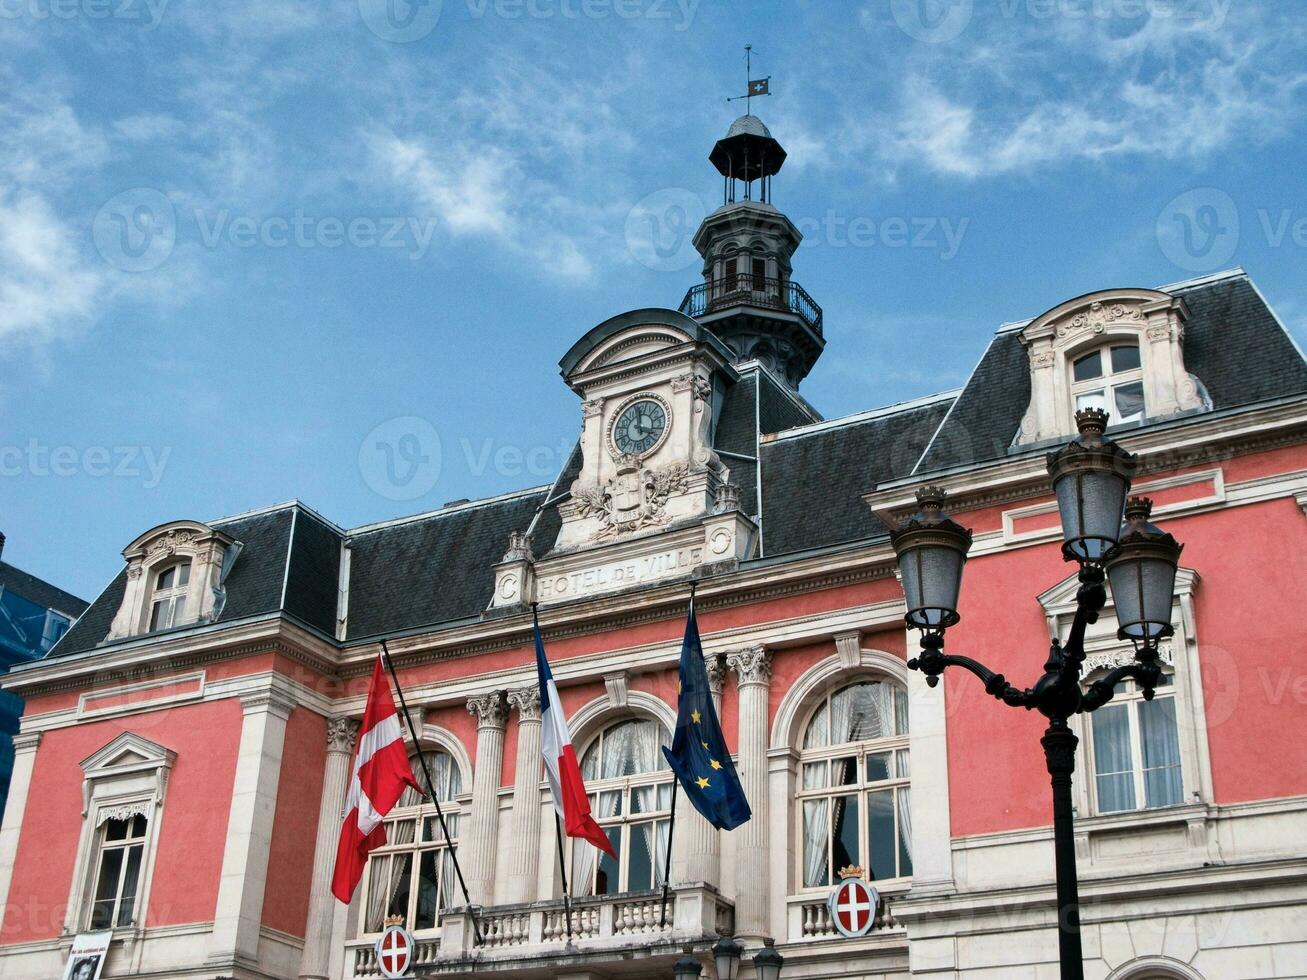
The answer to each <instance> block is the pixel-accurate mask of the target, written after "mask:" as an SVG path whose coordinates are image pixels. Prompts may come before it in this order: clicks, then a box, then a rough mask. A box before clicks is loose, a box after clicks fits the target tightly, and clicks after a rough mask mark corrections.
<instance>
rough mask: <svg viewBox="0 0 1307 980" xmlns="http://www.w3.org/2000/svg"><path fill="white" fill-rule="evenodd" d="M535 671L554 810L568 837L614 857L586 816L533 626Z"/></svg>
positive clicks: (572, 752) (577, 770) (559, 706)
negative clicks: (538, 684) (586, 842)
mask: <svg viewBox="0 0 1307 980" xmlns="http://www.w3.org/2000/svg"><path fill="white" fill-rule="evenodd" d="M535 638H536V670H537V672H538V673H539V675H540V746H541V752H542V753H543V755H544V759H545V774H546V776H547V777H548V778H549V789H550V790H551V791H552V792H553V796H554V809H555V810H557V811H558V816H559V818H560V819H561V820H562V822H563V829H564V830H565V831H566V832H567V836H568V837H579V838H580V839H581V840H585V841H589V842H590V843H591V844H593V845H594V846H595V847H597V848H599V850H601V851H604V852H605V853H607V854H609V855H611V856H612V857H614V858H616V857H617V854H616V853H614V851H613V845H612V844H610V843H609V842H608V835H607V834H605V833H604V832H603V828H601V827H600V826H599V824H598V823H596V822H595V818H594V817H593V816H591V814H590V797H589V796H588V795H587V794H586V791H585V783H584V782H583V781H582V779H581V767H580V766H579V765H578V764H577V761H576V749H575V748H573V747H572V733H571V732H569V731H568V730H567V719H566V718H565V717H563V702H562V701H561V700H560V699H559V697H558V688H557V687H556V686H555V685H554V672H553V671H551V670H550V669H549V661H548V660H546V659H545V645H544V642H543V641H542V640H541V639H540V624H539V623H536V624H535Z"/></svg>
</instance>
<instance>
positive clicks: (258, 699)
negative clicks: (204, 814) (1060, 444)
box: [208, 688, 295, 969]
mask: <svg viewBox="0 0 1307 980" xmlns="http://www.w3.org/2000/svg"><path fill="white" fill-rule="evenodd" d="M241 707H242V708H243V709H244V712H245V719H244V722H243V723H242V725H241V740H240V747H239V749H238V750H237V755H236V776H235V779H234V780H233V783H232V795H231V809H230V812H229V814H228V817H227V843H226V846H225V847H224V849H223V853H222V877H221V878H220V879H219V883H218V905H217V909H216V910H215V912H214V916H213V932H212V933H210V935H209V956H208V959H209V962H210V963H211V964H213V965H217V966H222V967H225V968H228V969H230V968H231V967H234V966H237V965H240V966H245V967H249V968H251V969H254V968H256V967H257V966H258V964H259V959H258V956H259V926H260V922H261V920H262V918H263V891H264V887H265V886H266V884H267V877H268V850H269V847H270V845H271V843H272V822H273V819H274V817H275V815H276V810H277V783H278V781H279V779H280V777H281V754H282V749H283V747H284V746H285V741H286V721H287V719H289V718H290V713H291V711H292V710H293V709H294V707H295V703H294V701H292V700H291V699H290V697H289V696H287V695H285V694H283V693H281V692H280V691H278V690H276V689H274V688H268V689H265V690H262V691H253V692H251V693H249V694H243V695H241Z"/></svg>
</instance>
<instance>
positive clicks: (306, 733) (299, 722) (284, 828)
mask: <svg viewBox="0 0 1307 980" xmlns="http://www.w3.org/2000/svg"><path fill="white" fill-rule="evenodd" d="M326 760H327V720H326V719H325V718H323V717H322V716H321V715H319V714H317V713H315V712H313V711H310V710H309V709H308V708H303V707H299V708H296V709H295V710H294V711H292V712H291V716H290V718H289V719H288V720H287V722H286V741H285V745H284V747H283V748H282V754H281V774H280V777H279V778H278V780H277V816H276V818H275V820H274V821H273V825H272V842H271V846H270V847H269V850H268V880H267V886H266V888H265V889H264V892H263V916H262V922H263V924H264V925H265V926H268V927H269V928H272V929H277V930H280V931H281V932H285V933H289V934H290V935H292V936H298V937H300V938H301V939H302V938H303V937H304V930H305V926H306V925H307V923H308V916H309V898H310V896H309V889H310V886H311V885H312V880H313V849H314V845H315V843H316V838H317V833H318V808H319V806H318V805H319V801H320V800H321V799H322V774H323V767H324V766H325V764H326Z"/></svg>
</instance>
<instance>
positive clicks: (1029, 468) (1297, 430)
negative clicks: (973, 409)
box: [863, 398, 1307, 526]
mask: <svg viewBox="0 0 1307 980" xmlns="http://www.w3.org/2000/svg"><path fill="white" fill-rule="evenodd" d="M1112 437H1113V438H1114V439H1116V441H1117V442H1119V443H1120V444H1121V445H1122V446H1124V447H1125V448H1126V449H1128V450H1130V451H1131V452H1133V453H1137V454H1138V455H1139V463H1140V465H1139V475H1140V476H1144V475H1147V474H1149V473H1157V472H1164V471H1168V470H1178V469H1184V468H1187V467H1191V466H1196V465H1199V464H1201V463H1212V462H1216V461H1219V460H1223V459H1229V458H1231V457H1234V456H1240V455H1246V454H1248V453H1253V452H1264V451H1267V450H1270V449H1279V448H1282V447H1284V446H1290V445H1296V444H1301V443H1303V442H1305V441H1307V399H1302V398H1297V399H1293V400H1291V401H1288V402H1281V403H1276V404H1272V405H1268V406H1264V407H1262V408H1257V409H1247V410H1242V411H1239V412H1237V413H1230V414H1226V413H1213V414H1210V415H1200V416H1193V417H1189V418H1186V419H1183V420H1178V421H1177V422H1176V423H1173V424H1165V425H1159V426H1157V427H1155V428H1153V427H1150V428H1148V429H1141V430H1137V431H1129V430H1127V431H1123V432H1119V433H1112ZM1068 438H1069V437H1068ZM1060 445H1061V444H1060V443H1058V444H1055V445H1049V446H1047V447H1045V451H1043V452H1027V453H1023V454H1022V455H1020V456H1017V457H1014V458H1009V459H998V460H994V461H993V462H991V463H988V464H982V465H978V466H971V467H967V468H965V469H959V470H957V471H956V472H937V473H927V474H922V475H921V477H920V478H915V479H905V480H897V481H895V482H893V483H890V484H887V485H885V486H884V487H883V488H877V489H875V490H873V491H871V492H869V493H866V494H864V495H863V500H864V501H865V502H866V503H867V505H868V506H869V507H871V509H872V511H873V513H875V514H876V516H877V517H879V518H880V519H881V520H883V521H885V522H886V523H887V524H890V525H891V526H893V525H894V524H895V523H897V522H898V521H899V520H900V519H901V518H902V517H903V516H905V515H907V514H909V513H911V512H912V511H914V510H915V509H916V499H915V491H916V488H917V487H918V486H919V485H921V484H922V483H923V482H930V483H931V484H934V485H936V486H940V487H943V488H944V489H945V490H947V491H948V493H949V498H950V511H951V512H954V513H958V512H962V511H966V510H978V509H980V508H983V507H990V506H994V505H998V504H1005V503H1010V502H1012V501H1015V500H1023V499H1026V498H1028V497H1032V496H1044V495H1047V494H1048V493H1050V492H1051V491H1050V487H1049V483H1048V468H1047V463H1046V462H1045V456H1046V454H1047V453H1048V452H1053V451H1055V450H1056V449H1058V448H1059V447H1060Z"/></svg>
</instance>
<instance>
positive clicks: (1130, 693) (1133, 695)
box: [1084, 666, 1190, 816]
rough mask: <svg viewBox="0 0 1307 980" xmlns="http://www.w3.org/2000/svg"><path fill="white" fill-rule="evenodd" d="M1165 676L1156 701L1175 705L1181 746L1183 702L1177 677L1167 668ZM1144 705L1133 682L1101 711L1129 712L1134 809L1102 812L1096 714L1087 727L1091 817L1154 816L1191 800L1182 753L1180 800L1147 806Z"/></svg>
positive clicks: (1124, 685) (1120, 689) (1093, 678)
mask: <svg viewBox="0 0 1307 980" xmlns="http://www.w3.org/2000/svg"><path fill="white" fill-rule="evenodd" d="M1104 673H1106V671H1105V670H1100V671H1097V672H1096V673H1095V674H1094V676H1091V677H1087V678H1085V683H1086V684H1089V683H1092V682H1093V681H1096V680H1098V679H1099V677H1101V676H1102V675H1103V674H1104ZM1163 673H1165V674H1166V675H1168V677H1169V680H1170V683H1169V684H1167V685H1166V686H1165V687H1159V688H1157V691H1156V695H1155V697H1154V698H1153V701H1154V703H1156V702H1159V701H1173V702H1175V719H1176V721H1175V725H1176V741H1177V742H1178V741H1179V740H1180V702H1179V699H1178V696H1177V694H1176V692H1175V674H1174V672H1173V670H1172V669H1171V668H1170V667H1169V666H1168V667H1166V668H1164V670H1163ZM1144 703H1146V702H1145V701H1144V695H1143V691H1142V690H1140V689H1139V687H1138V685H1137V684H1135V683H1134V681H1125V682H1123V683H1122V684H1120V685H1118V686H1117V693H1116V694H1115V696H1114V697H1113V698H1112V700H1111V701H1109V702H1107V704H1105V705H1103V706H1102V707H1101V708H1099V709H1098V710H1099V711H1105V710H1107V709H1109V708H1111V707H1112V706H1113V705H1120V706H1121V707H1124V708H1125V709H1126V719H1127V721H1126V724H1127V731H1128V733H1129V734H1128V738H1129V743H1130V774H1131V777H1132V779H1133V784H1134V800H1135V805H1134V806H1132V807H1125V808H1122V809H1120V810H1106V809H1104V808H1103V805H1102V803H1101V801H1100V800H1099V798H1098V759H1097V756H1096V751H1097V743H1096V741H1095V737H1094V715H1096V714H1097V712H1094V713H1093V714H1091V715H1090V717H1089V719H1088V720H1087V721H1086V723H1085V732H1086V736H1087V737H1086V738H1085V743H1084V744H1085V762H1084V765H1085V783H1086V786H1087V787H1088V790H1089V799H1090V811H1091V812H1092V813H1095V814H1103V815H1105V816H1106V815H1109V814H1120V813H1136V812H1149V813H1154V812H1156V811H1158V810H1165V809H1168V808H1170V807H1175V806H1183V805H1184V804H1185V802H1186V801H1187V800H1188V799H1189V798H1190V795H1189V791H1188V790H1189V783H1188V781H1187V780H1186V778H1185V776H1186V773H1185V767H1184V753H1183V751H1182V752H1181V754H1180V799H1179V800H1177V801H1176V802H1174V803H1165V804H1161V805H1159V806H1149V805H1148V794H1147V790H1146V787H1145V780H1144V752H1143V739H1142V737H1141V735H1140V722H1139V706H1140V705H1142V704H1144Z"/></svg>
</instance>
